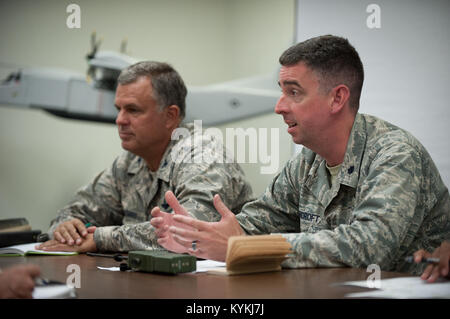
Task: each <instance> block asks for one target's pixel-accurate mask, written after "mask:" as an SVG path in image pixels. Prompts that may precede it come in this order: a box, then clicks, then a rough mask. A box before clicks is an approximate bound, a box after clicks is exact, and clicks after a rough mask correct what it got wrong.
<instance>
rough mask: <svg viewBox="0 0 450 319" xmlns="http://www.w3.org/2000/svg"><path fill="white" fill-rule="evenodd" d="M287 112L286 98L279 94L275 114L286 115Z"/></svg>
mask: <svg viewBox="0 0 450 319" xmlns="http://www.w3.org/2000/svg"><path fill="white" fill-rule="evenodd" d="M287 111H288V106H287V104H286V98H285V96H284V94H281V96H280V98H279V99H278V102H277V104H276V105H275V113H277V114H282V113H286V112H287Z"/></svg>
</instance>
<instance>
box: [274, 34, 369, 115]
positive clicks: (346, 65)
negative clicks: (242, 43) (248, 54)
mask: <svg viewBox="0 0 450 319" xmlns="http://www.w3.org/2000/svg"><path fill="white" fill-rule="evenodd" d="M279 61H280V64H281V65H283V66H292V65H295V64H297V63H299V62H303V63H305V65H306V66H307V67H308V68H310V69H311V70H312V71H313V72H314V73H315V74H316V75H317V77H318V80H319V85H320V90H321V91H322V92H324V93H328V92H329V91H330V90H331V89H332V88H334V87H336V86H337V85H339V84H345V85H346V86H348V88H349V89H350V98H349V105H350V106H351V107H352V108H353V109H354V110H355V111H357V110H358V108H359V99H360V96H361V90H362V86H363V82H364V68H363V65H362V62H361V59H360V58H359V55H358V52H356V50H355V48H354V47H353V46H352V45H351V44H350V43H349V42H348V40H347V39H344V38H341V37H337V36H333V35H324V36H319V37H315V38H311V39H308V40H306V41H303V42H300V43H297V44H295V45H293V46H291V47H290V48H289V49H287V50H286V51H284V52H283V54H282V55H281V56H280V59H279Z"/></svg>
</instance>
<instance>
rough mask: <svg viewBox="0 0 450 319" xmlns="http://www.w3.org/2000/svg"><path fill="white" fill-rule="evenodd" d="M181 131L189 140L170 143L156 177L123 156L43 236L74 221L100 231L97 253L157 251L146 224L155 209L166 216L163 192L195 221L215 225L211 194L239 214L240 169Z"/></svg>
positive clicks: (203, 139)
mask: <svg viewBox="0 0 450 319" xmlns="http://www.w3.org/2000/svg"><path fill="white" fill-rule="evenodd" d="M183 129H184V130H185V131H187V132H189V135H180V137H179V138H178V139H174V140H172V141H170V144H169V146H168V147H167V149H166V152H165V154H164V156H163V158H162V160H161V163H160V167H159V169H158V170H157V171H156V172H151V171H150V170H149V169H148V168H147V165H146V163H145V161H144V160H143V159H142V158H140V157H138V156H136V155H134V154H132V153H130V152H127V151H125V152H123V153H122V154H121V155H120V156H119V157H118V158H116V159H115V161H114V162H113V164H112V166H111V167H110V168H108V169H107V170H105V171H103V172H101V173H100V174H99V175H98V176H97V177H95V179H94V180H93V181H92V182H91V183H89V184H88V185H87V186H85V187H83V188H81V189H80V190H79V191H78V192H77V194H76V195H75V198H74V199H73V201H72V202H71V203H70V204H68V205H67V206H66V207H64V208H62V209H61V210H60V211H59V212H58V215H57V218H56V219H54V220H53V221H52V223H51V226H50V229H49V234H50V235H52V234H53V232H54V230H55V228H56V227H57V225H58V224H59V223H61V222H63V221H67V220H70V219H72V218H78V219H80V220H81V221H83V222H84V223H92V225H95V226H101V227H98V228H97V229H96V231H95V233H94V240H95V243H96V245H97V249H98V250H100V251H129V250H146V249H161V248H162V247H161V246H160V245H158V244H157V237H156V234H155V232H154V228H153V226H152V225H151V224H150V222H149V220H150V218H151V215H150V212H151V209H152V208H153V207H155V206H159V207H160V208H161V210H163V211H166V212H171V211H172V210H171V208H170V206H169V205H168V204H167V203H166V202H165V199H164V194H165V193H166V191H168V190H171V191H173V193H174V194H175V196H176V197H177V198H178V200H179V202H180V204H181V205H183V206H184V208H185V209H186V210H187V211H188V212H189V213H191V214H192V215H193V217H195V218H197V219H201V220H205V221H218V220H220V215H219V213H217V211H216V209H215V208H214V205H213V196H214V195H215V194H220V196H221V198H222V200H223V201H224V203H225V204H226V205H228V206H229V207H231V208H232V210H233V211H234V212H239V211H240V210H241V208H242V206H243V205H244V204H245V203H246V202H248V201H250V200H253V199H254V198H253V195H252V190H251V186H250V185H249V184H248V182H247V181H246V179H245V176H244V173H243V171H242V169H241V168H240V166H239V165H238V164H236V163H234V162H235V161H233V160H230V159H229V158H228V156H230V155H229V154H228V153H227V151H226V149H225V147H224V146H223V144H222V143H221V141H218V140H217V139H216V138H215V137H214V136H209V135H203V134H194V131H196V129H195V127H194V125H193V124H191V123H190V124H186V125H184V126H183ZM103 226H104V227H103Z"/></svg>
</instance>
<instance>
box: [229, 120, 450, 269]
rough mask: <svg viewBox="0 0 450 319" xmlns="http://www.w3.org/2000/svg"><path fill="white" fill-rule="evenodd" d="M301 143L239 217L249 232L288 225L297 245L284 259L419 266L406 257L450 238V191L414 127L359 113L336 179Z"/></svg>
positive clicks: (293, 264)
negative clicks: (406, 128) (332, 181)
mask: <svg viewBox="0 0 450 319" xmlns="http://www.w3.org/2000/svg"><path fill="white" fill-rule="evenodd" d="M325 165H326V162H325V160H324V159H323V158H321V157H320V156H319V155H317V154H315V153H314V152H312V151H311V150H309V149H306V148H303V150H302V151H301V153H300V154H298V155H297V156H295V157H293V158H292V159H291V160H290V161H289V162H288V163H287V165H286V166H285V167H284V169H283V170H282V172H281V173H280V174H278V175H277V176H276V177H275V178H274V180H273V181H272V183H271V184H270V185H269V187H268V188H267V189H266V191H265V193H264V194H263V195H262V196H261V197H260V198H259V199H257V200H255V201H253V202H251V203H248V204H247V205H245V206H244V208H243V210H242V212H241V213H240V214H239V215H237V218H238V220H239V222H240V224H241V226H242V227H243V228H244V230H245V231H246V232H247V233H248V234H265V233H282V234H283V236H284V237H286V238H287V240H288V241H289V242H290V243H291V245H292V246H293V251H294V253H293V254H292V255H291V256H290V258H289V259H287V260H286V261H285V262H284V263H283V266H284V267H289V268H301V267H344V266H350V267H358V268H361V267H367V266H368V265H370V264H378V265H379V266H380V268H381V269H382V270H385V271H401V272H410V273H413V274H420V273H421V272H422V271H423V269H424V267H425V266H426V265H421V264H415V263H411V264H410V263H406V262H405V257H406V256H409V255H412V254H413V253H414V252H415V251H417V250H418V249H421V248H423V249H426V250H428V251H433V250H434V249H435V248H436V247H438V246H439V245H440V243H441V242H442V241H443V240H445V239H447V240H448V239H449V238H450V204H449V192H448V189H447V187H446V186H445V185H444V184H443V182H442V179H441V177H440V175H439V172H438V170H437V168H436V166H435V164H434V163H433V161H432V159H431V157H430V155H429V154H428V153H427V151H426V150H425V148H424V147H423V146H422V145H421V144H420V143H419V142H418V141H417V140H416V139H415V138H414V137H413V136H412V135H411V134H409V133H408V132H406V131H404V130H402V129H400V128H398V127H396V126H394V125H392V124H390V123H388V122H385V121H383V120H380V119H378V118H376V117H374V116H369V115H364V114H357V116H356V118H355V122H354V125H353V128H352V132H351V135H350V137H349V141H348V144H347V150H346V154H345V157H344V162H343V163H342V166H341V168H340V171H339V173H338V176H337V179H336V183H335V184H334V185H331V184H330V175H329V172H328V171H327V169H326V166H325Z"/></svg>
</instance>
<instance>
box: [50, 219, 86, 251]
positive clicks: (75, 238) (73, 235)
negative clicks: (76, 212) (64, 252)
mask: <svg viewBox="0 0 450 319" xmlns="http://www.w3.org/2000/svg"><path fill="white" fill-rule="evenodd" d="M87 234H88V231H87V229H86V226H85V225H84V223H83V222H82V221H81V220H79V219H77V218H74V219H71V220H69V221H66V222H63V223H61V224H59V225H58V227H56V229H55V231H54V232H53V238H54V239H55V240H56V241H58V242H60V243H61V244H67V245H69V246H72V245H74V244H76V245H81V243H82V242H83V239H84V238H86V236H87Z"/></svg>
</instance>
